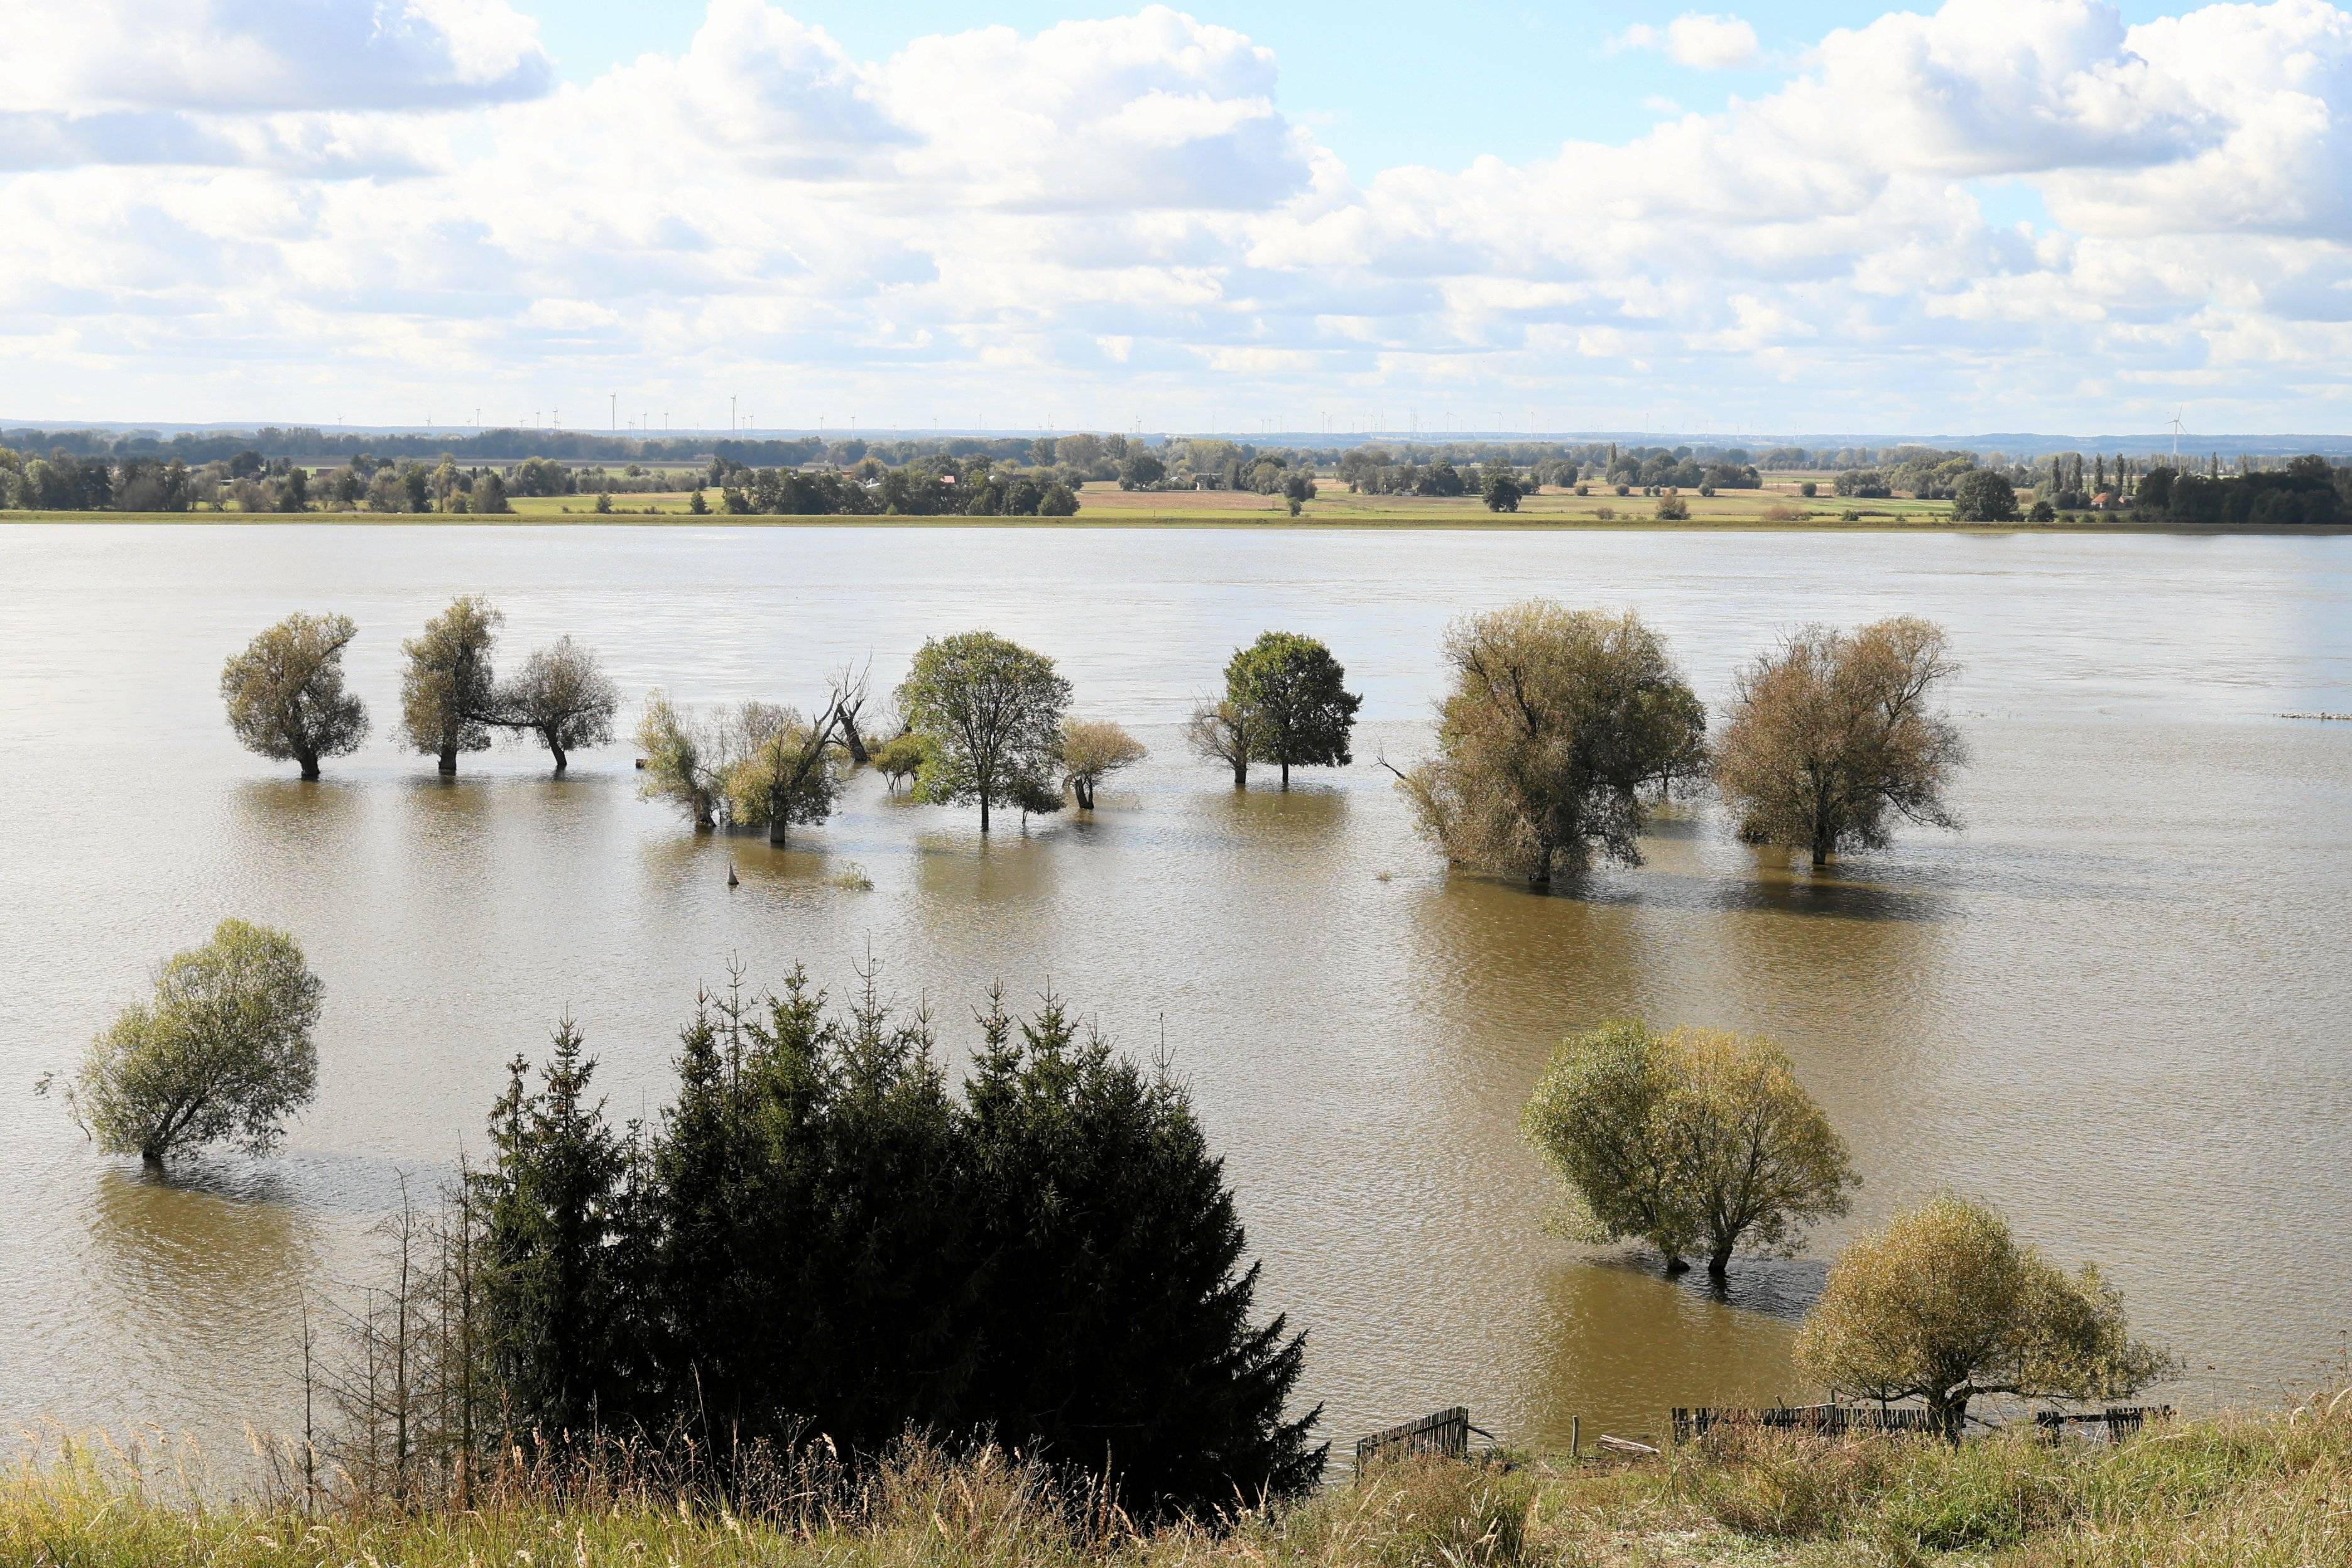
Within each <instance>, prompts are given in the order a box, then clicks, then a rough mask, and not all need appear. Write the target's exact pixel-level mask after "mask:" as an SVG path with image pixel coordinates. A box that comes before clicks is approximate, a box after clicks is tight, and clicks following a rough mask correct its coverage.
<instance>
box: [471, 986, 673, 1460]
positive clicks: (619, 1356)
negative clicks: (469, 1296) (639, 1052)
mask: <svg viewBox="0 0 2352 1568" xmlns="http://www.w3.org/2000/svg"><path fill="white" fill-rule="evenodd" d="M529 1070H530V1064H529V1063H528V1062H527V1061H526V1060H525V1059H524V1058H521V1057H517V1058H515V1059H514V1060H513V1061H512V1062H511V1063H510V1064H509V1068H508V1079H507V1089H506V1092H505V1094H504V1095H502V1096H501V1097H500V1098H499V1101H498V1104H497V1105H496V1106H495V1107H494V1108H493V1110H492V1111H491V1118H490V1144H491V1152H492V1162H491V1164H490V1166H489V1167H488V1169H487V1170H486V1171H484V1172H483V1173H481V1174H480V1175H479V1176H478V1181H479V1183H480V1184H481V1188H480V1194H479V1195H480V1197H481V1199H482V1202H483V1211H484V1224H485V1227H486V1237H485V1240H486V1243H487V1250H488V1259H487V1264H488V1267H487V1268H486V1269H485V1271H484V1298H485V1300H484V1305H485V1308H486V1310H487V1314H488V1320H489V1325H490V1338H491V1344H492V1358H493V1364H494V1365H495V1367H496V1368H497V1372H498V1376H499V1383H500V1384H501V1386H502V1391H503V1393H504V1394H505V1396H506V1399H507V1402H508V1406H509V1412H510V1418H511V1419H513V1420H514V1421H515V1422H516V1423H517V1424H518V1425H520V1426H535V1427H537V1428H538V1429H540V1430H541V1431H542V1432H546V1433H548V1434H550V1435H551V1436H560V1435H562V1434H579V1433H585V1432H588V1431H592V1430H594V1429H596V1428H598V1427H601V1426H614V1425H616V1424H622V1423H625V1422H626V1421H627V1420H628V1419H629V1417H630V1416H631V1415H632V1414H633V1413H634V1408H635V1399H634V1397H633V1395H634V1394H635V1392H636V1390H637V1387H638V1386H639V1384H641V1382H642V1377H641V1375H640V1374H641V1372H642V1364H641V1363H642V1361H643V1356H642V1352H641V1351H640V1349H639V1348H637V1347H639V1346H640V1345H641V1344H642V1341H641V1339H639V1338H638V1336H636V1335H635V1333H633V1332H632V1330H631V1325H630V1323H629V1322H628V1321H627V1320H628V1318H629V1315H630V1312H629V1309H630V1305H631V1303H630V1301H629V1300H628V1296H629V1292H630V1290H631V1289H632V1287H633V1285H634V1284H635V1280H634V1279H631V1278H630V1275H629V1273H628V1272H627V1266H628V1265H629V1264H630V1263H631V1262H632V1261H633V1260H634V1258H635V1248H634V1247H627V1246H625V1245H622V1244H625V1243H626V1242H628V1241H629V1240H630V1239H631V1238H630V1237H629V1236H628V1234H627V1233H628V1230H629V1222H630V1220H631V1218H632V1211H633V1209H634V1206H635V1205H633V1204H632V1202H631V1197H632V1194H630V1193H629V1192H628V1191H627V1178H628V1175H629V1163H630V1150H629V1149H628V1147H627V1146H626V1145H625V1143H624V1142H623V1140H622V1139H621V1138H620V1137H619V1135H617V1134H616V1133H614V1131H613V1130H612V1128H611V1127H610V1126H608V1125H607V1124H606V1123H605V1121H604V1102H603V1101H602V1100H593V1101H592V1100H590V1099H589V1098H588V1089H589V1084H590V1082H591V1080H592V1079H593V1077H594V1074H595V1063H594V1062H593V1061H592V1060H591V1059H589V1058H588V1056H587V1055H586V1050H585V1047H584V1045H583V1041H582V1039H581V1035H580V1031H579V1028H578V1027H577V1026H575V1025H574V1024H573V1023H572V1020H571V1019H569V1018H566V1019H564V1020H563V1021H562V1023H561V1024H559V1025H558V1026H556V1029H555V1037H554V1052H553V1056H552V1058H551V1060H550V1061H549V1063H548V1065H547V1068H546V1069H545V1071H544V1073H543V1074H542V1076H541V1086H540V1088H539V1089H536V1090H532V1089H530V1088H529V1087H528V1073H529Z"/></svg>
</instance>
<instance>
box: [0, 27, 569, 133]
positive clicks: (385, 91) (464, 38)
mask: <svg viewBox="0 0 2352 1568" xmlns="http://www.w3.org/2000/svg"><path fill="white" fill-rule="evenodd" d="M9 30H10V37H9V47H10V50H11V54H12V57H13V59H14V62H15V67H16V68H15V69H13V70H12V71H11V72H10V73H9V75H10V82H9V93H10V96H11V98H12V99H13V100H15V107H16V108H20V109H47V110H58V111H61V112H67V113H74V114H80V113H87V112H89V111H92V110H107V109H174V110H209V111H213V112H216V113H238V114H244V113H268V112H273V111H278V110H338V109H340V110H356V109H415V108H448V107H454V106H458V105H467V104H478V103H487V102H495V101H499V100H509V99H515V98H525V97H530V96H531V95H533V94H536V93H539V92H543V91H545V90H546V89H547V87H548V85H549V83H550V82H551V80H552V79H553V70H552V68H551V66H550V64H549V61H548V58H547V56H546V55H545V53H544V52H542V51H541V48H540V47H539V36H538V29H537V26H536V25H535V24H534V23H532V22H531V20H530V18H529V17H527V16H523V15H521V14H520V13H519V12H517V11H516V10H514V9H513V8H512V7H511V6H510V5H508V4H507V3H506V0H293V3H288V0H68V3H64V4H52V5H29V6H25V7H22V8H21V9H20V10H19V12H18V13H17V14H16V15H15V16H11V18H10V20H9Z"/></svg>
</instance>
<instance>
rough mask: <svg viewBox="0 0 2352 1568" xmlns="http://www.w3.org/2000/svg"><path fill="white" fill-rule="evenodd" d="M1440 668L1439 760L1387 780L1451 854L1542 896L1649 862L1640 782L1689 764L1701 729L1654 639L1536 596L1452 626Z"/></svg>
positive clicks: (1628, 617) (1697, 709)
mask: <svg viewBox="0 0 2352 1568" xmlns="http://www.w3.org/2000/svg"><path fill="white" fill-rule="evenodd" d="M1445 662H1446V665H1447V667H1448V668H1449V669H1450V670H1451V672H1452V676H1453V681H1452V686H1451V689H1450V690H1449V691H1448V692H1447V694H1446V696H1445V699H1444V701H1443V703H1441V704H1440V706H1439V709H1438V727H1437V750H1436V753H1435V754H1434V755H1433V756H1432V757H1430V758H1429V759H1428V760H1426V761H1424V762H1423V763H1419V764H1418V765H1416V766H1415V767H1413V768H1412V770H1411V771H1410V772H1397V770H1395V769H1393V768H1391V770H1390V771H1391V772H1392V773H1397V779H1398V784H1399V786H1400V787H1401V788H1402V789H1403V791H1404V792H1405V794H1406V795H1407V797H1408V798H1409V799H1410V800H1411V801H1412V806H1413V810H1414V814H1415V816H1417V818H1418V819H1419V824H1420V826H1421V829H1422V831H1423V833H1424V834H1426V835H1427V836H1428V837H1430V838H1431V839H1433V841H1434V842H1435V843H1436V844H1437V845H1438V846H1439V847H1441V848H1443V849H1444V852H1445V854H1446V857H1447V858H1449V859H1451V860H1452V861H1454V863H1455V864H1456V865H1463V866H1471V867H1475V868H1479V869H1482V870H1488V871H1497V872H1503V873H1506V874H1509V875H1514V876H1519V877H1524V878H1526V879H1527V880H1528V882H1530V883H1532V884H1534V885H1536V886H1538V887H1544V886H1548V885H1549V884H1550V882H1551V881H1552V879H1553V878H1554V877H1555V876H1556V875H1565V876H1569V877H1574V876H1578V875H1580V874H1581V873H1582V872H1583V871H1584V870H1585V869H1586V868H1587V867H1588V866H1589V865H1590V864H1591V860H1592V858H1593V857H1594V856H1595V855H1596V854H1598V855H1599V856H1601V857H1602V858H1606V859H1610V860H1614V861H1618V862H1620V863H1622V864H1625V865H1639V864H1641V860H1642V854H1641V848H1640V846H1639V842H1638V840H1639V837H1640V835H1641V831H1642V826H1643V821H1644V811H1643V802H1642V798H1641V793H1640V792H1641V789H1642V786H1643V784H1654V783H1655V782H1657V781H1658V780H1660V779H1661V778H1662V777H1667V776H1671V775H1673V774H1675V773H1678V772H1682V771H1685V770H1687V769H1688V768H1689V767H1691V766H1692V765H1693V758H1694V757H1695V756H1696V754H1698V753H1699V752H1700V751H1701V749H1702V748H1703V746H1704V737H1705V733H1706V710H1705V709H1704V708H1703V707H1701V706H1700V704H1699V702H1698V700H1697V699H1696V697H1694V696H1693V695H1692V693H1691V689H1690V686H1689V683H1688V682H1686V681H1685V680H1684V679H1683V677H1682V672H1681V671H1680V670H1678V669H1677V668H1675V664H1674V661H1673V660H1672V659H1671V658H1668V656H1667V654H1666V647H1665V644H1664V641H1663V640H1662V639H1661V638H1660V637H1658V635H1657V634H1656V633H1654V632H1653V631H1651V630H1650V629H1649V627H1647V626H1643V624H1642V622H1641V620H1640V618H1639V617H1637V616H1633V614H1631V613H1630V612H1629V613H1627V614H1624V615H1622V616H1612V615H1607V614H1603V613H1601V612H1599V611H1594V610H1568V609H1564V608H1562V607H1561V606H1560V605H1556V604H1553V603H1551V602H1549V601H1548V600H1541V599H1537V600H1530V601H1528V603H1526V604H1522V605H1513V606H1511V607H1510V608H1508V609H1502V610H1491V611H1488V612H1486V613H1485V614H1483V615H1475V616H1465V618H1463V619H1462V620H1459V621H1456V622H1455V623H1454V625H1453V626H1451V627H1449V628H1448V629H1447V631H1446V634H1445Z"/></svg>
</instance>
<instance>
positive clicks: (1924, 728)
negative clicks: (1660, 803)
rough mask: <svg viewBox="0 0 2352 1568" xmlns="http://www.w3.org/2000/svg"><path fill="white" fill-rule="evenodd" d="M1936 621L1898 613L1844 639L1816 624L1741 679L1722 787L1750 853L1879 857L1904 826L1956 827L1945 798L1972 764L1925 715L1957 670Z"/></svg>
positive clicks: (1940, 720)
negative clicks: (1763, 848) (1766, 847)
mask: <svg viewBox="0 0 2352 1568" xmlns="http://www.w3.org/2000/svg"><path fill="white" fill-rule="evenodd" d="M1956 673H1958V666H1957V665H1955V664H1954V663H1953V662H1952V660H1951V659H1950V658H1949V657H1948V655H1947V653H1946V651H1945V641H1944V634H1943V631H1942V629H1941V628H1940V627H1938V626H1935V625H1934V624H1932V623H1930V622H1927V621H1923V620H1917V619H1915V618H1913V617H1911V616H1898V617H1896V618H1895V619H1893V620H1885V621H1880V622H1878V623H1876V624H1875V625H1874V626H1864V627H1863V628H1862V629H1861V630H1860V631H1858V632H1854V633H1852V634H1850V635H1849V634H1848V633H1845V632H1841V631H1835V630H1832V629H1831V628H1830V627H1827V626H1810V627H1808V628H1806V629H1805V630H1804V631H1801V632H1800V633H1798V634H1797V635H1796V636H1794V637H1790V638H1789V639H1788V640H1787V641H1786V642H1785V643H1783V644H1782V645H1781V647H1780V648H1779V649H1778V650H1777V651H1775V652H1773V653H1769V654H1766V655H1764V656H1763V657H1762V658H1759V659H1758V660H1757V661H1756V662H1755V663H1754V664H1752V665H1750V666H1748V668H1746V669H1743V670H1741V671H1740V672H1739V678H1738V687H1737V689H1736V694H1735V696H1734V699H1733V705H1732V714H1731V722H1730V723H1729V724H1728V725H1727V726H1726V728H1725V730H1724V734H1723V741H1722V743H1721V744H1720V745H1719V746H1718V747H1717V752H1716V763H1715V779H1716V785H1717V788H1718V789H1720V790H1721V791H1722V792H1723V797H1724V799H1725V801H1726V802H1727V803H1728V804H1729V805H1731V807H1732V809H1733V810H1734V811H1735V812H1736V813H1737V814H1738V821H1739V836H1740V837H1742V838H1744V839H1746V840H1747V841H1748V842H1749V843H1751V844H1777V845H1781V846H1785V847H1789V848H1792V849H1798V848H1801V849H1808V850H1810V851H1811V854H1812V858H1813V864H1814V865H1815V866H1817V867H1819V866H1825V865H1827V864H1828V863H1829V860H1830V858H1831V857H1832V856H1833V855H1835V854H1837V853H1838V852H1839V851H1840V850H1843V849H1883V848H1885V847H1886V845H1887V843H1888V841H1889V840H1890V838H1891V837H1892V836H1893V827H1894V824H1895V820H1896V819H1898V818H1899V819H1902V820H1905V821H1909V822H1917V823H1923V824H1926V825H1927V826H1935V827H1958V826H1959V817H1958V815H1957V814H1956V813H1955V812H1954V811H1953V810H1952V808H1951V806H1950V805H1949V804H1948V802H1947V801H1946V799H1945V795H1944V792H1945V790H1946V788H1947V787H1948V785H1949V784H1950V783H1951V780H1952V777H1953V775H1954V774H1955V773H1958V770H1959V768H1960V767H1961V765H1962V764H1963V763H1966V762H1967V761H1968V747H1967V745H1966V743H1965V742H1962V740H1961V739H1960V732H1959V731H1958V729H1957V728H1956V727H1954V725H1953V724H1952V722H1951V721H1950V720H1948V719H1947V718H1946V717H1944V716H1943V715H1942V714H1940V713H1937V712H1932V711H1930V710H1929V708H1928V702H1929V700H1930V698H1931V697H1932V696H1933V695H1934V693H1935V691H1936V689H1937V687H1939V686H1941V685H1942V684H1944V682H1946V681H1947V680H1948V679H1951V677H1952V676H1953V675H1954V674H1956Z"/></svg>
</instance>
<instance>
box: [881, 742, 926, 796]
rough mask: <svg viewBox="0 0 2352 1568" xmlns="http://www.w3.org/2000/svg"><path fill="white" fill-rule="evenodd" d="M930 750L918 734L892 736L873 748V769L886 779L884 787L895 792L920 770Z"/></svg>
mask: <svg viewBox="0 0 2352 1568" xmlns="http://www.w3.org/2000/svg"><path fill="white" fill-rule="evenodd" d="M931 750H932V748H931V745H930V743H929V742H927V741H925V740H924V738H923V737H922V736H920V735H898V736H894V737H892V738H891V739H890V740H887V741H885V742H883V743H882V744H881V745H879V746H877V747H876V748H875V751H874V769H875V771H876V772H877V773H880V774H881V775H882V776H883V778H884V779H886V780H887V781H888V782H887V784H886V786H885V787H886V788H887V789H889V790H892V791H894V792H895V791H896V790H897V789H898V787H899V786H900V785H901V784H905V783H906V782H907V781H908V780H909V779H911V778H913V777H914V776H915V775H916V774H917V773H920V772H921V771H922V768H923V763H925V762H926V761H927V760H928V759H929V756H930V754H931Z"/></svg>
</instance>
